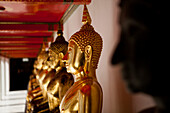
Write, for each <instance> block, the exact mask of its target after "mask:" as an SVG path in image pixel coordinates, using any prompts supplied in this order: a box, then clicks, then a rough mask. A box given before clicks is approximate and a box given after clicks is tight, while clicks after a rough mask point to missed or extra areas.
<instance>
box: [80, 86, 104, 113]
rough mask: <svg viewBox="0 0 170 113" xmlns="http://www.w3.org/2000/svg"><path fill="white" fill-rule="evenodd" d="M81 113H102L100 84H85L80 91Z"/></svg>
mask: <svg viewBox="0 0 170 113" xmlns="http://www.w3.org/2000/svg"><path fill="white" fill-rule="evenodd" d="M79 105H80V109H79V110H80V111H79V113H101V106H102V91H101V89H100V87H99V86H98V85H85V86H83V87H82V88H81V91H80V93H79Z"/></svg>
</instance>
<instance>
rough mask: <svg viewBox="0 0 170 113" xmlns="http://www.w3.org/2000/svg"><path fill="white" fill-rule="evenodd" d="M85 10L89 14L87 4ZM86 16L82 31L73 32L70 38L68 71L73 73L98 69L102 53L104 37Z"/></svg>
mask: <svg viewBox="0 0 170 113" xmlns="http://www.w3.org/2000/svg"><path fill="white" fill-rule="evenodd" d="M85 11H86V13H84V14H87V12H88V11H87V8H86V6H85V9H84V12H85ZM86 16H87V15H86ZM86 18H87V19H86V20H85V21H84V22H83V23H84V25H83V26H82V27H81V29H80V31H78V32H76V33H75V34H73V35H72V36H71V38H70V39H69V46H68V58H67V62H66V68H67V72H69V73H72V74H78V73H80V72H81V71H84V72H85V73H89V71H90V70H91V69H93V70H95V69H97V66H98V62H99V58H100V55H101V51H102V43H103V42H102V38H101V36H100V35H99V34H98V33H97V32H96V31H95V30H94V28H93V26H92V25H90V23H91V20H90V17H89V16H87V17H86ZM83 20H84V19H83Z"/></svg>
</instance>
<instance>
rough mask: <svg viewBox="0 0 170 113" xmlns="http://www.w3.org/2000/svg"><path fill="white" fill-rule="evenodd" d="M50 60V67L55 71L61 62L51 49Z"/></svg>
mask: <svg viewBox="0 0 170 113" xmlns="http://www.w3.org/2000/svg"><path fill="white" fill-rule="evenodd" d="M49 60H50V61H48V63H49V65H50V67H51V68H53V69H54V68H55V66H56V65H57V64H58V62H59V55H58V54H56V53H55V52H53V51H52V50H50V49H49Z"/></svg>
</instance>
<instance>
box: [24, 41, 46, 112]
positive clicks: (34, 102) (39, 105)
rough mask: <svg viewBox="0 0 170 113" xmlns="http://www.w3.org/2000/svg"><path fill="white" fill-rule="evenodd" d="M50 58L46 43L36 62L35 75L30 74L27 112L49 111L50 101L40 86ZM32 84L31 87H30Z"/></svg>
mask: <svg viewBox="0 0 170 113" xmlns="http://www.w3.org/2000/svg"><path fill="white" fill-rule="evenodd" d="M47 58H48V52H47V51H45V48H44V44H43V48H42V50H41V52H40V54H39V55H38V57H37V60H36V61H35V62H34V70H33V75H34V76H33V75H31V76H30V81H29V84H28V86H29V87H28V93H27V110H26V112H28V113H30V112H36V113H42V112H49V106H48V101H45V100H44V98H43V96H42V90H41V88H40V84H39V80H38V79H37V78H39V75H40V74H41V72H42V70H43V67H44V63H45V62H46V60H47ZM30 86H31V87H30Z"/></svg>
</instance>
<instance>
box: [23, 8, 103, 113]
mask: <svg viewBox="0 0 170 113" xmlns="http://www.w3.org/2000/svg"><path fill="white" fill-rule="evenodd" d="M57 34H58V36H57V38H56V40H55V41H54V42H52V43H51V45H50V47H49V49H48V51H46V50H45V47H42V50H41V52H40V53H39V55H38V57H37V60H36V61H35V63H34V70H33V74H32V75H31V76H30V81H29V84H28V93H27V98H26V110H25V112H26V113H44V112H47V113H60V112H61V113H101V111H102V103H103V92H102V88H101V86H100V84H99V83H98V81H97V78H96V69H97V66H98V62H99V58H100V54H101V51H102V43H103V42H102V38H101V36H100V35H99V34H98V33H97V32H95V30H94V28H93V27H92V25H91V19H90V16H89V13H88V10H87V7H86V5H84V12H83V26H82V27H81V29H80V31H78V32H76V33H75V34H73V35H72V36H71V38H70V39H69V42H67V41H65V39H64V37H63V33H62V30H58V33H57Z"/></svg>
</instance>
